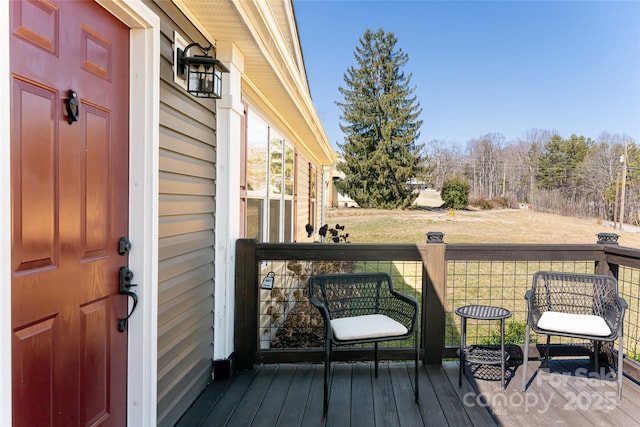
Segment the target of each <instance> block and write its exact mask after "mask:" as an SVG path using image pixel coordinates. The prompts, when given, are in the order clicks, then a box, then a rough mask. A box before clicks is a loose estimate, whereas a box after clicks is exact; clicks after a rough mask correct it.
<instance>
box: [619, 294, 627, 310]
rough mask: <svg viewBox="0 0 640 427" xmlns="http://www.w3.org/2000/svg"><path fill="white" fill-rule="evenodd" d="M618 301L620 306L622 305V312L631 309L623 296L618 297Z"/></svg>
mask: <svg viewBox="0 0 640 427" xmlns="http://www.w3.org/2000/svg"><path fill="white" fill-rule="evenodd" d="M616 300H617V301H618V304H619V305H620V309H621V310H623V311H624V310H626V309H627V308H629V304H627V301H626V300H625V299H624V298H622V297H621V296H618V297H617V298H616Z"/></svg>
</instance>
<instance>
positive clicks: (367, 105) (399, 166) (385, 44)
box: [337, 29, 426, 208]
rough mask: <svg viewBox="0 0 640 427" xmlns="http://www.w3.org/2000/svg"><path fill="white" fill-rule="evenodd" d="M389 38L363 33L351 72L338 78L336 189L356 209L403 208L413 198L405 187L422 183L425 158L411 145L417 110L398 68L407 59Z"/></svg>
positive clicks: (381, 33) (418, 122) (417, 123)
mask: <svg viewBox="0 0 640 427" xmlns="http://www.w3.org/2000/svg"><path fill="white" fill-rule="evenodd" d="M396 42H397V39H396V37H395V36H394V35H393V33H386V32H385V31H384V30H382V29H380V30H378V32H375V33H374V32H372V31H371V30H366V31H365V33H364V36H363V37H362V38H361V39H360V44H359V46H357V47H356V50H355V52H354V56H355V59H356V61H357V65H356V66H351V67H349V68H348V69H347V71H346V72H345V74H344V82H345V84H346V87H344V88H343V87H340V93H341V94H342V96H343V97H344V102H342V103H341V102H338V103H337V104H338V106H339V107H341V109H342V115H341V116H340V119H341V123H340V129H342V132H343V133H344V134H345V140H344V144H339V146H340V148H341V149H342V156H343V159H344V162H341V163H339V164H338V170H340V171H342V172H344V174H345V179H344V180H342V181H339V182H338V183H337V185H338V190H340V191H341V192H343V193H345V194H347V195H348V196H349V197H351V198H352V199H353V200H354V201H356V202H357V203H358V205H360V206H361V207H376V208H398V207H399V208H406V207H409V206H411V205H412V203H413V202H414V201H415V199H416V198H417V197H418V194H417V193H416V192H414V191H412V189H411V187H410V186H409V185H408V184H407V182H408V181H409V180H411V179H412V178H422V177H423V175H424V171H425V160H426V159H425V158H424V157H423V156H422V155H421V154H420V151H421V149H422V146H421V145H419V144H417V142H416V140H417V138H418V137H419V135H420V133H419V128H420V126H421V125H422V121H421V120H418V116H419V115H420V113H421V111H422V109H421V108H420V104H419V103H418V102H417V101H416V97H415V95H414V91H415V87H409V83H410V80H411V75H409V76H405V75H404V72H403V71H402V68H403V66H404V65H405V64H406V63H407V61H408V60H409V56H408V55H407V54H406V53H404V52H403V51H402V49H399V48H396Z"/></svg>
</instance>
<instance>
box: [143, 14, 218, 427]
mask: <svg viewBox="0 0 640 427" xmlns="http://www.w3.org/2000/svg"><path fill="white" fill-rule="evenodd" d="M148 4H149V6H150V7H151V8H152V9H153V11H154V12H155V13H156V14H157V15H158V16H159V17H160V106H159V107H160V129H159V133H160V152H159V167H160V170H159V185H160V194H159V230H158V231H159V242H158V245H159V265H158V383H157V386H158V412H157V420H158V425H159V426H172V425H174V424H175V423H176V422H177V421H178V419H179V418H180V417H181V416H182V414H183V413H184V412H185V411H186V410H187V408H188V407H189V406H190V405H191V403H192V402H193V401H194V400H195V399H196V398H197V396H198V395H199V394H200V392H201V391H202V390H203V389H204V387H205V386H206V384H207V383H208V382H209V381H210V379H211V359H212V356H213V318H214V316H213V307H214V300H213V299H214V295H213V289H214V286H213V283H214V259H215V252H214V241H215V234H214V233H215V221H214V218H215V175H216V165H215V162H216V149H215V136H216V132H215V104H214V101H213V100H210V99H206V100H205V99H197V98H194V97H192V96H191V95H189V94H187V93H186V92H185V91H184V89H182V88H180V87H179V86H177V85H176V84H175V83H174V82H173V70H172V62H173V49H174V47H173V34H174V31H177V32H179V33H180V34H181V35H182V36H183V37H185V38H186V39H187V40H195V41H202V40H203V37H202V35H200V34H198V33H197V32H196V30H195V28H194V27H193V25H192V24H191V23H190V22H189V21H188V20H187V19H186V18H185V17H184V16H182V15H181V14H180V12H179V11H178V9H177V8H176V6H175V5H174V4H173V2H166V1H153V2H151V1H149V2H148Z"/></svg>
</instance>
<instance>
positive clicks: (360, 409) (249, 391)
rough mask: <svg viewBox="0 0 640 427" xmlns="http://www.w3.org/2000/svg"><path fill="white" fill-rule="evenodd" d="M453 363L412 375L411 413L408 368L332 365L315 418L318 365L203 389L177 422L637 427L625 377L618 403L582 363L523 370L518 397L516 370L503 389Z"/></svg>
mask: <svg viewBox="0 0 640 427" xmlns="http://www.w3.org/2000/svg"><path fill="white" fill-rule="evenodd" d="M458 366H459V365H458V362H457V361H450V362H445V363H444V364H443V365H442V366H426V367H423V368H422V369H421V371H420V405H419V406H418V405H416V404H415V403H414V400H413V365H412V363H410V362H409V363H406V364H405V363H400V362H390V363H381V364H380V376H379V378H378V379H375V378H374V375H373V364H372V363H350V364H347V363H336V364H334V373H333V375H334V376H333V382H332V389H331V390H332V391H331V400H330V402H329V413H328V415H327V418H326V421H325V420H323V417H322V388H323V386H322V383H323V365H321V364H284V365H261V366H258V367H256V368H255V369H254V370H253V371H243V372H240V373H239V374H238V375H237V376H236V377H235V378H234V379H233V380H231V381H220V382H213V383H211V384H210V385H209V386H208V387H207V389H206V390H205V391H204V392H203V393H202V394H201V396H200V397H199V398H198V400H197V401H196V402H195V403H194V404H193V406H192V407H191V408H190V409H189V411H188V412H187V413H186V414H185V415H184V417H183V418H182V419H181V420H180V422H179V423H178V424H177V426H178V427H185V426H189V427H192V426H242V427H244V426H268V427H272V426H287V427H289V426H305V427H306V426H325V425H326V426H340V427H343V426H384V427H388V426H411V427H414V426H421V425H424V426H447V425H448V426H456V427H458V426H516V425H517V426H548V425H558V424H561V425H565V426H580V427H584V426H588V425H606V426H611V425H616V426H637V425H640V387H638V385H637V384H636V383H635V382H633V381H632V380H630V379H629V378H625V380H624V385H623V399H622V402H621V403H620V404H618V403H617V399H616V396H617V393H616V373H615V371H613V372H609V371H605V370H601V374H602V375H603V377H604V380H601V379H599V378H598V379H596V378H594V376H596V374H595V373H594V372H591V371H589V367H590V365H589V362H588V360H584V359H578V360H574V359H570V360H562V359H556V360H553V361H551V362H550V363H549V369H547V370H544V371H543V370H539V371H538V372H537V373H536V374H535V376H534V375H533V374H534V371H535V370H536V369H537V368H539V366H540V362H539V361H532V362H530V364H529V370H528V371H529V375H530V381H529V388H528V389H527V392H525V393H523V392H522V391H521V385H522V377H521V375H522V374H521V372H522V371H521V370H520V369H519V366H518V365H515V366H514V365H512V366H510V367H509V371H508V374H507V388H506V390H502V389H501V386H500V380H499V371H498V373H497V375H495V374H496V372H491V371H490V370H489V371H487V370H483V369H479V370H475V371H472V370H469V369H468V370H467V373H466V377H465V380H464V381H463V383H462V387H458Z"/></svg>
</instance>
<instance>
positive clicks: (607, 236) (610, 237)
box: [598, 233, 620, 245]
mask: <svg viewBox="0 0 640 427" xmlns="http://www.w3.org/2000/svg"><path fill="white" fill-rule="evenodd" d="M618 237H620V236H619V235H618V234H616V233H598V244H602V245H617V244H618Z"/></svg>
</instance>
